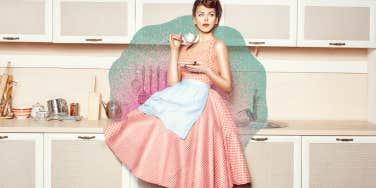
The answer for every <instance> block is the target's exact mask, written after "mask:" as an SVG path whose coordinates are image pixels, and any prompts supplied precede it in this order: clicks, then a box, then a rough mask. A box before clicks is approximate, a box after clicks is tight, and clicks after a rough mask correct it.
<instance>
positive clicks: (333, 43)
mask: <svg viewBox="0 0 376 188" xmlns="http://www.w3.org/2000/svg"><path fill="white" fill-rule="evenodd" d="M329 45H332V46H345V45H346V43H344V42H330V43H329Z"/></svg>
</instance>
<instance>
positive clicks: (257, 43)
mask: <svg viewBox="0 0 376 188" xmlns="http://www.w3.org/2000/svg"><path fill="white" fill-rule="evenodd" d="M248 44H255V45H260V44H265V42H252V41H250V42H248Z"/></svg>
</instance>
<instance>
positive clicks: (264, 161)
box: [244, 136, 301, 188]
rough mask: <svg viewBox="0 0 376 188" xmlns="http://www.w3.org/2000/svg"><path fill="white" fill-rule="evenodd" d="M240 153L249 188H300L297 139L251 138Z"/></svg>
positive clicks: (286, 137)
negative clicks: (244, 156)
mask: <svg viewBox="0 0 376 188" xmlns="http://www.w3.org/2000/svg"><path fill="white" fill-rule="evenodd" d="M244 153H245V155H246V157H247V162H248V168H249V171H250V175H251V181H252V188H276V187H278V188H300V186H301V169H300V167H301V137H300V136H254V137H252V138H251V140H250V142H249V143H248V145H247V147H246V148H245V151H244Z"/></svg>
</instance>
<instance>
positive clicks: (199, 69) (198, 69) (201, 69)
mask: <svg viewBox="0 0 376 188" xmlns="http://www.w3.org/2000/svg"><path fill="white" fill-rule="evenodd" d="M183 68H184V69H185V70H187V71H189V72H194V73H204V74H207V73H208V72H209V71H210V68H209V67H208V66H206V65H204V64H202V63H200V62H197V61H195V63H194V64H192V65H190V64H188V65H184V66H183Z"/></svg>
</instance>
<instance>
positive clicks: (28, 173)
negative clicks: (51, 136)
mask: <svg viewBox="0 0 376 188" xmlns="http://www.w3.org/2000/svg"><path fill="white" fill-rule="evenodd" d="M0 151H1V152H0V167H1V170H0V188H25V187H27V188H43V135H42V134H31V133H30V134H22V133H13V134H11V133H0Z"/></svg>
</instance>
